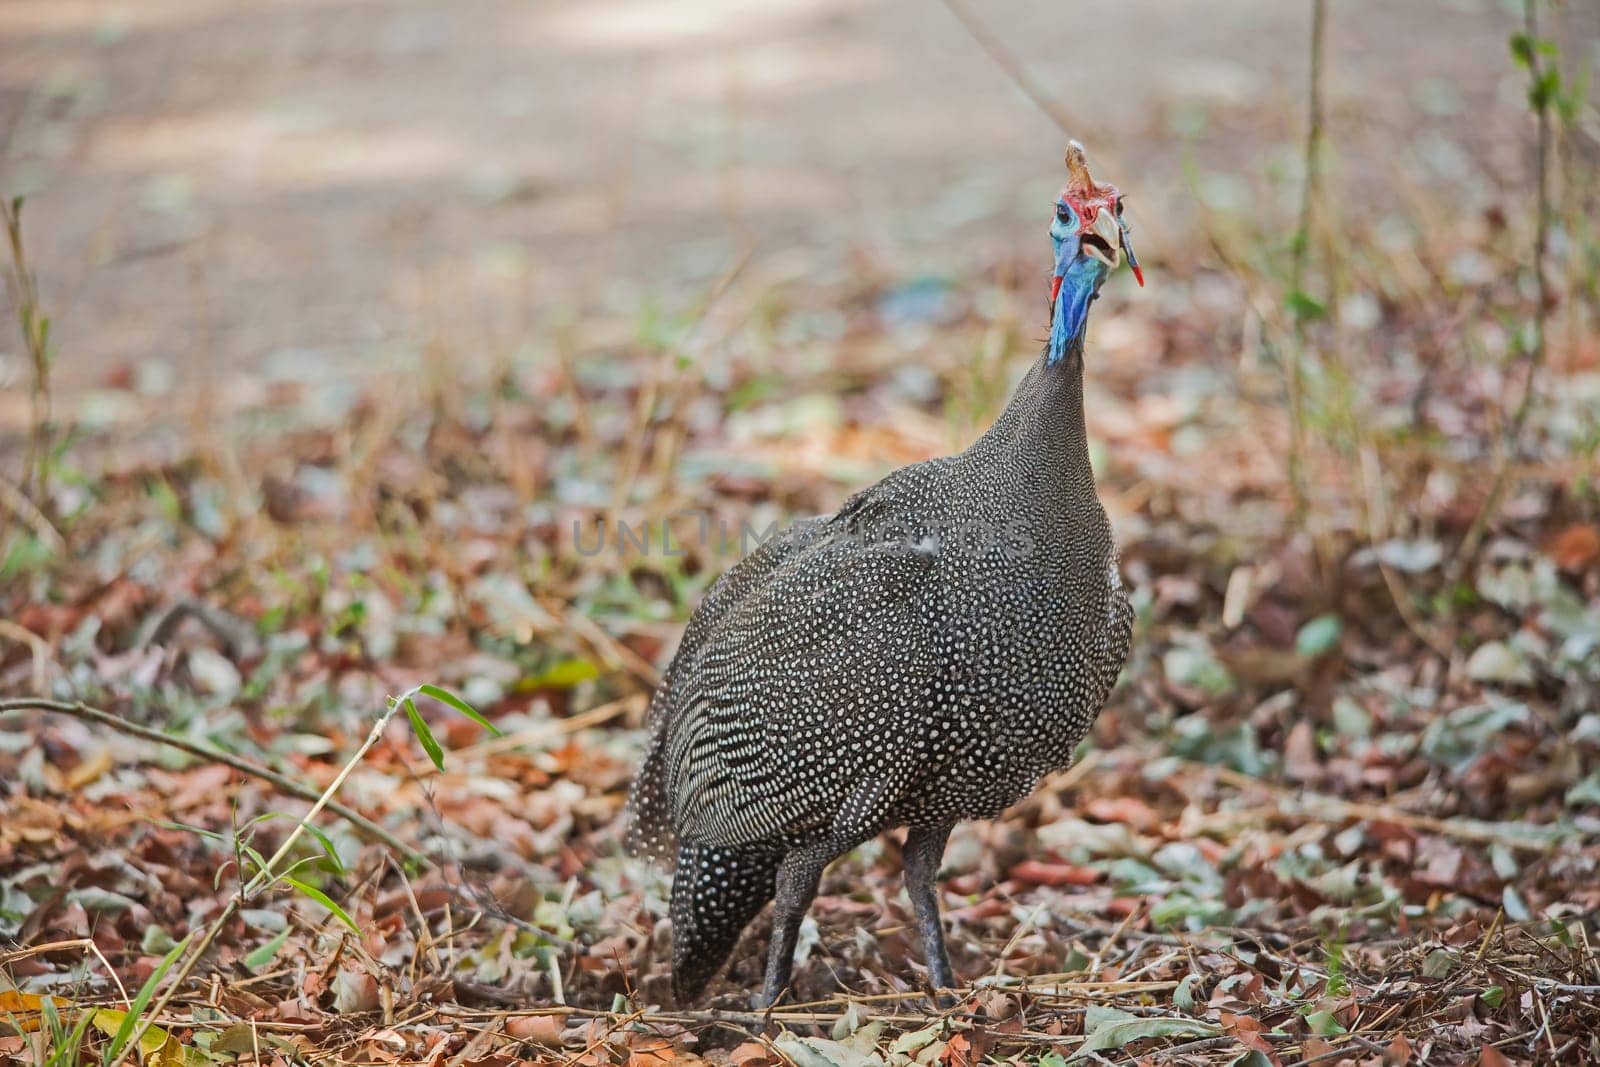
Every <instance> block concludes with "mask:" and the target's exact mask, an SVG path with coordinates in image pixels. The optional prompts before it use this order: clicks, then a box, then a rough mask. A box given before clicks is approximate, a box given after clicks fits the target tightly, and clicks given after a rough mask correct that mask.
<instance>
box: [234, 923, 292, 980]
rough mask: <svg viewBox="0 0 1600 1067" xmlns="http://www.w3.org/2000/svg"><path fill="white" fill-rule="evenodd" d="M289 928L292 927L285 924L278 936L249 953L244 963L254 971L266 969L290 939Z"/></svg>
mask: <svg viewBox="0 0 1600 1067" xmlns="http://www.w3.org/2000/svg"><path fill="white" fill-rule="evenodd" d="M289 930H290V927H287V926H285V927H284V928H283V929H282V930H280V931H278V936H276V937H274V938H273V939H272V940H271V941H268V942H267V943H266V944H264V945H261V946H260V947H259V948H256V949H255V950H254V951H252V952H249V953H247V954H246V955H245V958H244V965H245V966H246V967H247V968H249V969H250V970H251V971H253V972H259V971H262V970H265V969H266V967H267V965H268V964H269V963H271V962H272V961H273V959H274V958H276V957H277V955H278V950H279V949H281V948H282V947H283V943H284V942H285V941H287V940H289Z"/></svg>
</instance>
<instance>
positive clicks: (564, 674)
mask: <svg viewBox="0 0 1600 1067" xmlns="http://www.w3.org/2000/svg"><path fill="white" fill-rule="evenodd" d="M598 677H600V667H599V666H598V665H597V664H595V663H591V662H590V661H589V660H586V659H564V660H562V661H561V662H560V663H557V664H554V665H553V666H551V667H550V668H548V669H547V670H544V671H542V672H540V673H539V674H536V675H534V676H533V677H531V678H524V679H522V680H521V681H519V682H518V683H517V690H518V691H519V692H524V693H527V692H531V691H533V690H535V689H571V688H572V687H573V686H575V685H577V684H579V683H580V682H587V681H591V680H592V679H595V678H598Z"/></svg>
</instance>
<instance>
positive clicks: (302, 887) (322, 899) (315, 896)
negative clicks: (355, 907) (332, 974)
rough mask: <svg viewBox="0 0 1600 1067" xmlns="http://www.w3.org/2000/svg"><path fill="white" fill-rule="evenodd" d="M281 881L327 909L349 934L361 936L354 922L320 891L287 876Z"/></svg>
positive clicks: (359, 929) (331, 899) (330, 898)
mask: <svg viewBox="0 0 1600 1067" xmlns="http://www.w3.org/2000/svg"><path fill="white" fill-rule="evenodd" d="M283 881H285V882H287V883H289V884H290V885H292V886H294V887H295V888H296V889H298V890H299V891H300V892H301V893H304V894H305V895H306V896H308V897H310V898H311V899H312V900H314V901H316V902H317V903H318V904H321V905H322V906H323V907H324V908H327V909H328V911H329V912H331V913H332V914H333V917H334V918H335V919H338V920H339V921H340V922H342V923H344V924H345V925H346V926H348V927H349V928H350V932H351V933H353V934H355V935H356V936H357V937H360V936H361V928H360V927H359V926H357V925H356V921H355V920H354V919H352V918H350V916H349V914H348V913H347V912H346V911H345V910H344V909H343V908H341V907H340V906H339V905H338V904H337V903H335V901H334V899H333V898H332V897H330V896H329V895H328V894H326V893H324V892H323V891H322V890H320V889H318V888H317V887H316V886H314V885H311V884H310V883H308V882H302V881H301V880H300V879H298V878H291V877H290V876H289V875H284V876H283Z"/></svg>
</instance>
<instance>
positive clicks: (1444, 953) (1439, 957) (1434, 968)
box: [1422, 948, 1458, 978]
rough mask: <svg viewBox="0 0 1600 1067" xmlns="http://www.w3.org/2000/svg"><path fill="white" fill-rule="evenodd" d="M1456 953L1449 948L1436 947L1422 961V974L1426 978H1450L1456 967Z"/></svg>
mask: <svg viewBox="0 0 1600 1067" xmlns="http://www.w3.org/2000/svg"><path fill="white" fill-rule="evenodd" d="M1457 962H1458V960H1457V958H1456V954H1455V953H1454V952H1451V951H1450V950H1449V949H1445V948H1436V949H1434V950H1433V951H1432V952H1430V953H1428V958H1427V959H1425V960H1423V961H1422V974H1423V976H1424V977H1426V978H1448V977H1449V976H1450V972H1451V971H1453V970H1455V969H1456V963H1457Z"/></svg>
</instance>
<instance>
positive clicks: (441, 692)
mask: <svg viewBox="0 0 1600 1067" xmlns="http://www.w3.org/2000/svg"><path fill="white" fill-rule="evenodd" d="M418 691H419V692H420V693H422V694H423V695H424V696H430V697H432V698H433V699H435V700H437V701H438V702H439V703H441V704H448V705H450V706H451V707H452V708H455V709H456V710H457V711H459V712H460V713H461V714H463V715H465V716H466V717H467V718H469V719H471V720H472V721H473V722H475V723H477V724H478V725H479V726H481V727H483V728H484V729H485V730H488V731H489V732H490V733H491V734H493V735H494V736H496V737H503V736H505V735H504V734H503V733H502V732H501V730H500V727H498V726H496V725H495V724H494V723H492V722H490V721H489V720H488V719H486V718H484V717H483V713H482V712H480V711H479V710H478V709H477V708H475V707H473V706H472V705H471V704H468V703H467V702H466V701H465V700H462V699H461V698H460V697H458V696H456V695H455V694H454V693H452V692H450V690H448V689H441V688H439V687H438V686H436V685H424V686H420V687H419V688H418Z"/></svg>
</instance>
